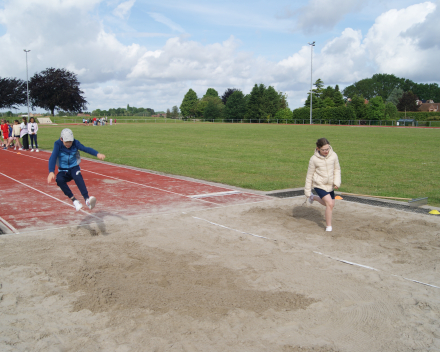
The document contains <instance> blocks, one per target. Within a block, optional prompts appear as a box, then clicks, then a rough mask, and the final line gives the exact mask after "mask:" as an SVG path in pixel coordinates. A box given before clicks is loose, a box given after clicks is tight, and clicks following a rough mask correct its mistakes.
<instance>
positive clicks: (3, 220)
mask: <svg viewBox="0 0 440 352" xmlns="http://www.w3.org/2000/svg"><path fill="white" fill-rule="evenodd" d="M0 221H1V222H2V223H4V224H5V225H6V227H8V228H9V229H10V230H12V232H14V233H15V234H17V235H18V234H19V233H20V232H18V231H17V229H16V228H15V227H14V226H12V225H11V224H10V223H9V222H7V221H6V220H5V219H3V218H2V217H1V216H0ZM5 235H7V233H6V234H5Z"/></svg>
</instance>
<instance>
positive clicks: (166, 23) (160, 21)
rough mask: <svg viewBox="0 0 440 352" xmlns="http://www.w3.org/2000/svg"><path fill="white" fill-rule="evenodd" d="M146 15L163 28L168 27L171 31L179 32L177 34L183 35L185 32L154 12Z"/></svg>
mask: <svg viewBox="0 0 440 352" xmlns="http://www.w3.org/2000/svg"><path fill="white" fill-rule="evenodd" d="M148 14H149V15H150V16H151V17H152V18H153V19H154V20H155V21H157V22H159V23H162V24H164V25H165V26H168V27H169V28H171V29H172V30H173V31H176V32H179V33H185V30H184V29H183V28H182V27H181V26H180V25H178V24H177V23H175V22H173V21H172V20H171V19H169V18H168V17H165V16H164V15H162V14H160V13H156V12H148Z"/></svg>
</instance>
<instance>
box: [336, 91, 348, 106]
mask: <svg viewBox="0 0 440 352" xmlns="http://www.w3.org/2000/svg"><path fill="white" fill-rule="evenodd" d="M333 102H334V103H335V106H344V105H345V101H344V98H343V97H342V94H341V92H340V91H339V89H338V90H336V89H335V93H334V94H333Z"/></svg>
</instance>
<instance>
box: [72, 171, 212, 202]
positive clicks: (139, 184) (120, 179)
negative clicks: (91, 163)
mask: <svg viewBox="0 0 440 352" xmlns="http://www.w3.org/2000/svg"><path fill="white" fill-rule="evenodd" d="M81 170H84V171H87V172H91V173H92V174H96V175H100V176H104V177H108V178H112V179H114V180H118V181H123V182H128V183H132V184H134V185H138V186H141V187H146V188H152V189H156V190H158V191H162V192H167V193H171V194H175V195H177V196H180V197H185V198H190V199H192V198H191V197H189V196H187V195H185V194H181V193H176V192H173V191H168V190H166V189H162V188H157V187H153V186H148V185H144V184H142V183H137V182H133V181H128V180H124V179H122V178H117V177H114V176H108V175H104V174H100V173H99V172H95V171H90V170H87V169H81ZM195 200H198V201H200V202H205V203H210V204H218V203H214V202H210V201H208V200H203V199H195Z"/></svg>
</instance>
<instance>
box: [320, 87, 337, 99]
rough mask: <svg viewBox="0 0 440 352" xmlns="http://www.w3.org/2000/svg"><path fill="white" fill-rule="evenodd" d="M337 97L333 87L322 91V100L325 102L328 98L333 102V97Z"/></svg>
mask: <svg viewBox="0 0 440 352" xmlns="http://www.w3.org/2000/svg"><path fill="white" fill-rule="evenodd" d="M334 95H335V89H334V88H333V87H330V86H328V87H327V88H325V89H324V90H323V91H322V94H321V96H320V99H321V100H323V101H324V100H325V99H326V98H330V99H332V100H333V96H334Z"/></svg>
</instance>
